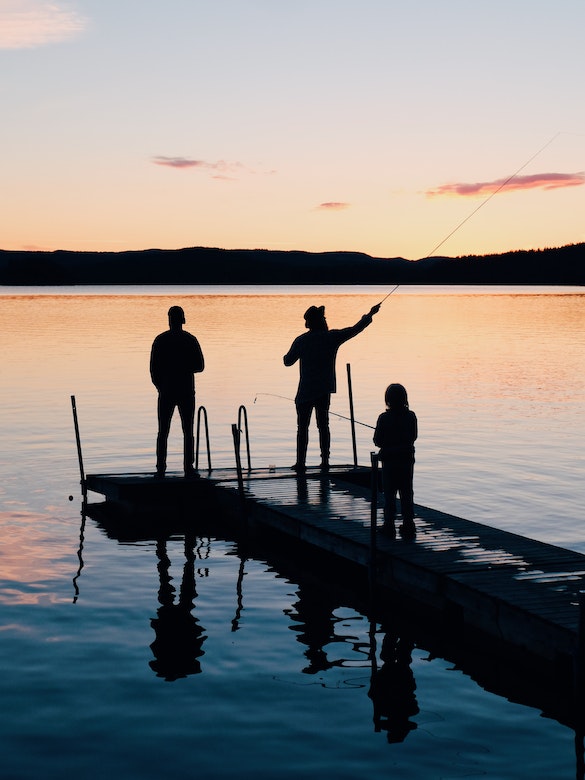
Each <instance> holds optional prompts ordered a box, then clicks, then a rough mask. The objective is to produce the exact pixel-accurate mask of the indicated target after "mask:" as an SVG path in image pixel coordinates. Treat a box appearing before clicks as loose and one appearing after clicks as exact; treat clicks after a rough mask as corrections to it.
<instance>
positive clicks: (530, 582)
mask: <svg viewBox="0 0 585 780" xmlns="http://www.w3.org/2000/svg"><path fill="white" fill-rule="evenodd" d="M370 479H371V470H370V469H368V468H364V467H358V468H353V467H333V468H331V470H330V471H329V472H321V471H319V470H317V469H314V470H312V469H309V470H308V471H307V473H306V474H305V475H302V476H299V475H297V474H295V473H294V472H293V471H291V470H290V469H285V468H276V469H275V468H271V469H250V470H248V471H245V470H244V471H243V472H242V471H241V469H240V470H237V469H217V470H210V471H208V472H201V476H200V477H199V478H198V479H192V480H186V479H184V478H183V477H181V476H173V475H170V476H168V477H166V478H165V479H163V480H156V479H154V478H153V476H152V475H144V474H118V475H116V474H95V475H88V476H87V480H86V486H87V489H88V490H89V491H92V492H96V493H99V494H101V495H103V496H105V498H106V505H108V503H111V504H113V505H116V506H119V505H123V506H125V507H126V508H129V507H133V508H134V509H136V510H137V513H138V516H140V513H141V512H142V511H144V510H146V508H148V509H151V510H152V509H153V508H156V507H157V506H160V507H161V508H162V507H166V509H167V510H168V509H169V507H175V509H177V510H179V509H180V510H181V511H182V512H183V513H185V516H186V518H187V522H191V518H192V522H193V525H194V527H196V523H197V516H198V512H200V511H201V509H200V508H201V507H203V506H205V507H209V506H212V507H214V508H215V509H216V510H217V511H216V513H215V516H217V517H218V522H221V520H220V519H221V518H222V517H229V518H231V519H232V521H235V522H236V524H240V525H241V527H242V528H244V527H245V528H247V529H249V530H250V532H262V533H263V534H268V532H274V533H278V534H279V535H281V536H284V538H289V539H294V540H296V541H299V542H303V543H305V544H308V545H310V546H311V547H312V548H313V549H314V550H315V551H321V552H322V553H323V555H324V556H325V555H327V556H333V557H334V558H335V559H336V560H337V561H339V562H340V563H342V564H343V563H345V564H347V565H350V564H352V565H354V566H357V567H360V568H362V569H363V570H364V571H369V572H370V574H371V577H372V579H373V580H375V582H376V584H377V585H378V586H380V587H383V588H389V589H391V590H392V591H394V592H398V593H402V594H404V595H408V596H409V597H411V598H413V599H416V600H417V601H420V602H422V603H423V604H426V605H427V606H430V607H432V608H433V609H437V610H441V611H442V612H443V613H444V614H445V615H446V616H448V617H449V619H450V620H454V621H456V622H457V623H459V624H461V625H469V626H472V627H474V628H476V629H479V630H480V631H482V632H484V633H486V634H488V635H490V636H492V637H494V638H496V639H498V640H501V641H502V642H504V643H506V644H507V645H508V646H511V647H513V648H515V649H517V650H520V651H522V652H524V651H526V652H527V653H529V654H530V655H533V656H537V657H540V658H541V659H544V660H547V661H550V662H553V663H559V664H563V665H564V666H566V665H567V662H569V663H572V661H573V659H574V658H575V657H580V654H581V651H582V644H583V643H582V642H580V641H579V636H580V634H581V632H582V628H581V627H580V613H581V607H580V600H581V596H580V593H581V589H582V588H584V579H583V578H584V577H585V555H581V554H579V553H576V552H571V551H569V550H565V549H562V548H560V547H556V546H554V545H550V544H544V543H542V542H538V541H534V540H532V539H528V538H526V537H523V536H520V535H517V534H513V533H509V532H506V531H502V530H498V529H495V528H491V527H489V526H486V525H483V524H480V523H475V522H473V521H470V520H465V519H462V518H459V517H455V516H453V515H449V514H445V513H444V512H440V511H437V510H435V509H430V508H428V507H424V506H419V505H417V506H416V507H415V511H416V526H417V536H416V539H415V540H413V541H406V540H403V539H401V538H400V536H398V537H397V538H396V539H395V540H392V539H389V538H387V537H385V536H384V535H383V534H382V533H380V526H381V524H382V510H381V508H378V507H377V506H376V500H375V493H376V489H375V488H374V490H373V491H372V489H371V487H370ZM372 494H374V503H372ZM166 516H167V517H168V511H167V513H166ZM372 520H373V521H374V523H375V525H374V531H373V532H372Z"/></svg>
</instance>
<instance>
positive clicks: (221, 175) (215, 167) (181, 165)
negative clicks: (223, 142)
mask: <svg viewBox="0 0 585 780" xmlns="http://www.w3.org/2000/svg"><path fill="white" fill-rule="evenodd" d="M152 162H153V163H154V164H155V165H162V166H165V167H166V168H177V169H179V170H185V169H190V170H192V169H194V170H197V171H201V172H203V173H207V174H209V175H210V176H211V178H212V179H219V180H222V181H234V180H235V179H237V178H238V177H239V176H241V175H242V174H254V173H258V171H257V170H255V169H254V168H250V167H249V166H248V165H244V163H241V162H228V161H227V160H217V161H216V162H209V161H207V160H196V159H194V158H192V157H167V156H165V155H157V156H156V157H153V158H152ZM262 173H274V171H262Z"/></svg>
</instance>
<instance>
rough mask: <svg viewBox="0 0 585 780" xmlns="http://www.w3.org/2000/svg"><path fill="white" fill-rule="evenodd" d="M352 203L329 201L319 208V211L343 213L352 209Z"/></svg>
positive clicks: (321, 204)
mask: <svg viewBox="0 0 585 780" xmlns="http://www.w3.org/2000/svg"><path fill="white" fill-rule="evenodd" d="M350 205H351V204H350V203H344V202H343V201H341V200H328V201H326V202H325V203H320V204H319V205H318V206H317V211H343V210H344V209H348V208H349V207H350Z"/></svg>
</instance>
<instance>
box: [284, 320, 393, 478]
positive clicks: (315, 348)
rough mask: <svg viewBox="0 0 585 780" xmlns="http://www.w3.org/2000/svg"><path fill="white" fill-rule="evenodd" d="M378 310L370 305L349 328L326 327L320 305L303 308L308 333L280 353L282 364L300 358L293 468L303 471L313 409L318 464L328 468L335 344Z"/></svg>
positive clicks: (359, 329) (359, 328) (355, 332)
mask: <svg viewBox="0 0 585 780" xmlns="http://www.w3.org/2000/svg"><path fill="white" fill-rule="evenodd" d="M379 310H380V306H379V305H377V306H374V307H372V309H370V311H369V312H368V314H364V316H363V317H362V318H361V320H360V321H359V322H358V323H356V324H355V325H352V326H351V327H349V328H343V329H341V330H329V327H328V325H327V320H326V319H325V307H324V306H311V307H310V308H309V309H307V311H306V312H305V327H306V328H308V330H309V332H308V333H303V334H302V335H300V336H298V337H297V338H296V339H295V340H294V341H293V343H292V345H291V348H290V349H289V351H288V352H287V354H286V355H285V356H284V365H285V366H292V365H293V364H294V363H296V362H297V360H298V361H300V379H299V386H298V389H297V394H296V396H295V404H296V408H297V460H296V463H295V465H294V466H293V468H294V469H295V470H296V471H300V472H303V471H305V461H306V457H307V445H308V443H309V423H310V422H311V414H312V413H313V409H314V410H315V417H316V420H317V428H318V430H319V445H320V448H321V468H323V469H327V468H329V448H330V440H331V437H330V433H329V405H330V402H331V393H334V392H335V390H336V379H335V358H336V356H337V350H338V349H339V347H340V346H341V345H342V344H343V343H344V342H345V341H348V340H349V339H352V338H353V337H354V336H357V335H358V333H361V332H362V330H364V329H365V328H367V327H368V325H370V324H371V322H372V317H373V315H374V314H376V313H377V312H378V311H379Z"/></svg>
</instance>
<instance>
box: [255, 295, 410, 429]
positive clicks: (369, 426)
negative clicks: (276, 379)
mask: <svg viewBox="0 0 585 780" xmlns="http://www.w3.org/2000/svg"><path fill="white" fill-rule="evenodd" d="M397 286H398V285H397ZM259 395H269V396H271V397H272V398H282V399H283V401H293V402H294V400H295V399H294V398H289V397H288V396H287V395H278V393H256V397H255V398H254V403H256V401H257V399H258V396H259ZM329 414H332V415H333V416H334V417H341V419H342V420H349V421H350V422H351V417H346V416H345V415H344V414H337V412H332V411H331V410H329ZM354 423H356V424H357V425H363V426H364V428H371V429H372V430H375V428H374V426H373V425H368V423H364V422H360V421H359V420H354Z"/></svg>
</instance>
